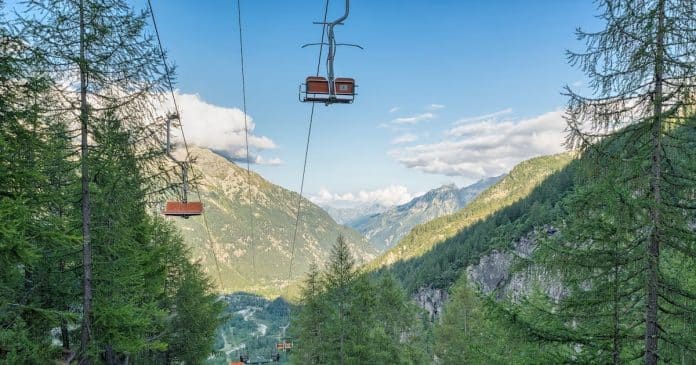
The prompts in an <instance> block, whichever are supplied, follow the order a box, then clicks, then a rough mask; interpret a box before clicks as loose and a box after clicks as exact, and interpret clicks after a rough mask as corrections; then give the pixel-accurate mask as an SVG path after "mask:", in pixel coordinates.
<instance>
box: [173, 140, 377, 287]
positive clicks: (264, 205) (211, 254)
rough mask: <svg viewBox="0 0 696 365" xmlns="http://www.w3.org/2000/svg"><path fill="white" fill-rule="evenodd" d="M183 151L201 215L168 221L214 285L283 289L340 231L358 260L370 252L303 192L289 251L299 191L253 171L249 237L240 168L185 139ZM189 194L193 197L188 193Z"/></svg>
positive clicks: (371, 251) (361, 240)
mask: <svg viewBox="0 0 696 365" xmlns="http://www.w3.org/2000/svg"><path fill="white" fill-rule="evenodd" d="M190 153H191V155H192V157H193V159H194V161H195V162H194V165H193V171H194V176H195V177H196V182H197V184H198V186H199V188H200V193H201V198H202V201H203V204H204V206H205V215H204V216H202V217H192V218H190V219H175V222H176V225H177V226H179V227H180V229H181V231H182V233H183V236H184V239H185V241H186V242H187V244H188V245H189V246H190V248H191V250H192V252H193V255H194V257H195V258H196V259H197V260H200V262H201V264H202V265H203V268H204V269H205V271H206V272H207V273H208V274H209V275H210V277H211V278H212V279H213V281H214V282H215V283H216V284H217V285H218V287H219V289H220V290H221V291H223V292H226V293H230V292H234V291H248V292H253V293H259V294H264V295H278V294H283V293H284V291H285V288H286V287H287V286H288V285H290V284H291V283H293V282H294V281H296V280H297V279H299V278H302V277H303V275H304V273H305V272H306V271H307V268H308V267H309V265H310V264H311V263H317V264H319V265H321V264H322V263H323V262H325V261H326V259H327V257H328V255H329V252H330V250H331V247H332V246H333V244H334V243H335V242H336V238H337V237H338V235H339V234H340V235H343V236H344V237H345V238H346V240H347V242H348V243H349V245H350V247H351V249H352V253H353V254H354V255H355V256H356V258H357V260H358V261H359V262H366V261H369V260H370V259H372V258H374V257H375V255H376V251H375V250H374V249H373V248H372V247H371V246H370V245H369V243H368V242H367V240H366V239H365V238H364V237H363V236H362V235H361V234H360V233H358V232H356V231H354V230H352V229H350V228H347V227H344V226H341V225H339V224H337V223H336V222H335V221H334V220H333V219H332V218H331V217H330V216H329V215H328V214H327V213H326V212H325V211H324V210H322V209H321V208H320V207H319V206H317V205H315V204H314V203H312V202H310V201H309V200H307V199H302V210H301V215H300V224H299V227H298V231H297V242H296V244H295V247H294V256H293V247H292V237H293V232H294V229H295V214H296V209H297V201H298V198H299V196H298V194H297V193H295V192H292V191H289V190H286V189H284V188H282V187H280V186H277V185H274V184H272V183H270V182H268V181H267V180H264V179H263V178H262V177H261V176H259V175H258V174H256V173H253V172H252V173H251V178H250V181H251V184H250V185H251V196H252V202H253V204H252V205H251V208H252V210H253V212H254V219H253V228H254V229H253V240H252V239H250V237H251V235H252V231H251V223H252V220H251V215H250V204H249V190H248V188H247V171H246V169H243V168H241V167H239V166H237V165H235V164H234V163H233V162H230V161H229V160H227V159H226V158H224V157H222V156H221V155H219V154H216V153H214V152H212V151H210V150H207V149H204V148H199V147H192V148H190ZM191 195H192V197H191V200H194V198H195V193H194V194H191ZM208 232H210V236H211V238H212V239H209V238H208ZM293 257H294V258H293ZM291 258H292V276H290V277H289V275H290V274H289V272H290V261H291ZM218 270H219V275H218ZM220 281H222V283H221V284H220Z"/></svg>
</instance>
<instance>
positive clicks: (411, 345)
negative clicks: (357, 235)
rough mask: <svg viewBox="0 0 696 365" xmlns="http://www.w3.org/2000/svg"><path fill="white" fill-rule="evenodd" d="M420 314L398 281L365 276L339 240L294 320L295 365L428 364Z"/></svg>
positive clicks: (310, 279)
mask: <svg viewBox="0 0 696 365" xmlns="http://www.w3.org/2000/svg"><path fill="white" fill-rule="evenodd" d="M419 318H420V313H419V312H418V311H417V310H416V309H415V307H414V304H412V303H410V301H409V300H408V299H407V297H406V295H405V293H404V292H403V290H402V289H401V288H400V287H399V286H398V284H397V283H396V281H395V280H394V279H393V278H390V277H384V278H382V279H381V280H380V281H378V282H372V281H370V279H369V278H368V277H367V276H365V275H360V274H359V273H358V272H357V271H356V269H355V265H354V262H353V258H352V257H351V255H350V253H349V252H348V248H347V245H346V243H345V241H344V240H343V239H342V238H341V237H339V239H338V240H337V243H336V245H335V246H334V249H333V250H332V254H331V260H330V262H329V264H328V266H327V269H326V270H325V271H323V272H319V271H318V270H317V269H316V268H315V269H313V270H311V271H310V273H309V274H308V276H307V279H306V280H305V283H304V287H303V289H302V297H301V307H300V308H299V309H298V310H297V311H296V313H295V315H294V316H293V318H292V327H291V330H292V331H293V334H294V336H295V338H296V344H295V350H294V351H293V353H292V359H293V362H295V363H301V364H354V363H389V364H412V363H423V362H425V361H427V354H426V353H425V351H424V350H425V349H424V346H423V343H422V341H423V339H422V337H420V335H421V334H422V331H423V328H422V327H421V326H420V323H421V322H420V320H419Z"/></svg>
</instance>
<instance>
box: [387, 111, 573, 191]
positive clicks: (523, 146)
mask: <svg viewBox="0 0 696 365" xmlns="http://www.w3.org/2000/svg"><path fill="white" fill-rule="evenodd" d="M505 114H508V112H507V110H505V111H501V112H497V115H505ZM482 117H484V116H482ZM482 117H477V118H473V120H474V122H472V123H470V124H465V125H456V124H455V127H454V128H452V129H450V130H449V131H447V132H446V133H445V135H446V139H445V140H443V141H440V142H437V143H433V144H423V145H417V146H412V147H404V148H398V149H394V150H391V151H389V154H390V156H392V157H393V158H395V159H396V160H397V161H399V162H400V163H401V164H403V165H404V166H406V167H408V168H413V169H417V170H421V171H423V172H426V173H432V174H442V175H448V176H463V177H467V178H470V179H476V178H481V177H485V176H495V175H499V174H501V173H504V172H507V171H509V170H510V169H511V168H512V167H513V166H514V165H516V164H517V163H519V162H520V161H523V160H526V159H529V158H532V157H535V156H540V155H547V154H553V153H559V152H562V151H563V150H564V149H563V147H562V145H561V144H562V142H563V140H564V136H565V132H564V130H565V122H564V120H563V111H562V110H556V111H552V112H548V113H545V114H542V115H540V116H537V117H534V118H529V119H524V120H519V121H496V120H493V119H491V118H490V115H488V116H485V117H486V118H482Z"/></svg>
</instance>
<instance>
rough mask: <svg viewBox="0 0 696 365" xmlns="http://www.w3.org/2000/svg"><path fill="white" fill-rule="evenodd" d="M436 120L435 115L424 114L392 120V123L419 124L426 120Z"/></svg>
mask: <svg viewBox="0 0 696 365" xmlns="http://www.w3.org/2000/svg"><path fill="white" fill-rule="evenodd" d="M434 118H435V114H433V113H423V114H418V115H414V116H410V117H401V118H396V119H394V120H392V123H394V124H416V123H418V122H423V121H426V120H431V119H434Z"/></svg>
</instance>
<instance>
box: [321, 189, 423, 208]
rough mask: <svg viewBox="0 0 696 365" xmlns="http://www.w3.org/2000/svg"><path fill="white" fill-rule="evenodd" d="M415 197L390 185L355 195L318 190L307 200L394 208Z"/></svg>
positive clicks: (406, 190) (324, 203)
mask: <svg viewBox="0 0 696 365" xmlns="http://www.w3.org/2000/svg"><path fill="white" fill-rule="evenodd" d="M414 197H415V195H413V194H410V193H409V192H408V189H407V188H406V187H405V186H402V185H390V186H387V187H385V188H382V189H377V190H372V191H365V190H361V191H358V192H355V193H352V192H347V193H332V192H330V191H329V190H327V189H324V188H322V189H320V190H319V192H318V193H317V194H316V195H313V196H310V197H309V199H310V200H312V201H313V202H314V203H316V204H320V205H329V206H336V205H346V204H348V205H350V204H355V205H357V204H360V203H379V204H381V205H384V206H394V205H399V204H404V203H407V202H409V201H410V200H411V199H413V198H414Z"/></svg>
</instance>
